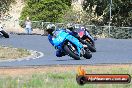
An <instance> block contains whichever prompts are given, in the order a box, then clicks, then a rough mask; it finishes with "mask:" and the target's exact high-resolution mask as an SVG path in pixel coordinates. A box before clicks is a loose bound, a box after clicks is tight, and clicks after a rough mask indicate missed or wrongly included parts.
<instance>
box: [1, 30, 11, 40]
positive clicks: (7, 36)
mask: <svg viewBox="0 0 132 88" xmlns="http://www.w3.org/2000/svg"><path fill="white" fill-rule="evenodd" d="M0 32H1V33H2V34H3V36H4V37H5V38H9V35H8V33H6V32H5V31H4V30H2V31H0Z"/></svg>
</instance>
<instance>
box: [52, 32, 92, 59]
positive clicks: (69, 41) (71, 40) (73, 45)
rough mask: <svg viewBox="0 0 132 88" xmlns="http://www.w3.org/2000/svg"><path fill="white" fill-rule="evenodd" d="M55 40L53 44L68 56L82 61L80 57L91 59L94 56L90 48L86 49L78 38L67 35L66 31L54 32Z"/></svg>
mask: <svg viewBox="0 0 132 88" xmlns="http://www.w3.org/2000/svg"><path fill="white" fill-rule="evenodd" d="M54 36H55V38H54V39H53V43H54V45H55V47H57V48H58V49H60V50H62V51H63V52H64V53H65V54H66V55H69V56H70V57H72V58H74V59H75V60H80V57H82V56H83V57H84V58H86V59H90V58H91V57H92V54H91V53H90V52H89V49H88V48H84V47H83V45H82V44H81V43H80V42H79V40H78V39H77V38H75V37H74V36H72V35H70V34H69V33H67V32H66V31H65V30H58V31H55V32H54Z"/></svg>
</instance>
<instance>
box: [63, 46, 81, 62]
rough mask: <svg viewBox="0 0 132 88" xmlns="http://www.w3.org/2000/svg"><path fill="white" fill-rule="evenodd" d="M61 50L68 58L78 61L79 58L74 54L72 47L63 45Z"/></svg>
mask: <svg viewBox="0 0 132 88" xmlns="http://www.w3.org/2000/svg"><path fill="white" fill-rule="evenodd" d="M63 49H64V51H65V52H66V53H67V54H68V55H69V56H70V57H72V58H74V59H75V60H80V56H78V55H77V54H76V53H74V51H73V50H72V46H69V45H64V47H63Z"/></svg>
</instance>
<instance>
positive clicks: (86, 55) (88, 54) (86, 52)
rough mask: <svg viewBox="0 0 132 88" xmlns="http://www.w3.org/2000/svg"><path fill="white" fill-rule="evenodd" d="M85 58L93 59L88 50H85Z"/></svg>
mask: <svg viewBox="0 0 132 88" xmlns="http://www.w3.org/2000/svg"><path fill="white" fill-rule="evenodd" d="M83 57H84V58H86V59H90V58H92V54H91V53H90V52H89V50H88V49H86V50H85V54H84V55H83Z"/></svg>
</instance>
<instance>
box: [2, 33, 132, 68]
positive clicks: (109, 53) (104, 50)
mask: <svg viewBox="0 0 132 88" xmlns="http://www.w3.org/2000/svg"><path fill="white" fill-rule="evenodd" d="M0 45H5V46H13V47H16V48H26V49H29V50H35V51H40V52H43V53H44V56H43V57H41V58H38V59H29V60H22V61H12V62H0V66H2V67H3V66H13V67H14V66H15V67H17V66H35V65H62V64H63V65H75V64H77V65H81V64H90V65H97V64H131V63H132V39H110V38H107V39H98V40H97V41H96V48H97V52H95V53H93V57H92V58H91V59H84V58H82V59H81V60H73V59H72V58H70V57H68V56H64V57H61V58H57V57H56V56H55V49H54V48H53V47H52V46H51V44H50V43H49V42H48V40H47V37H46V36H40V35H10V38H9V39H5V38H0Z"/></svg>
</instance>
